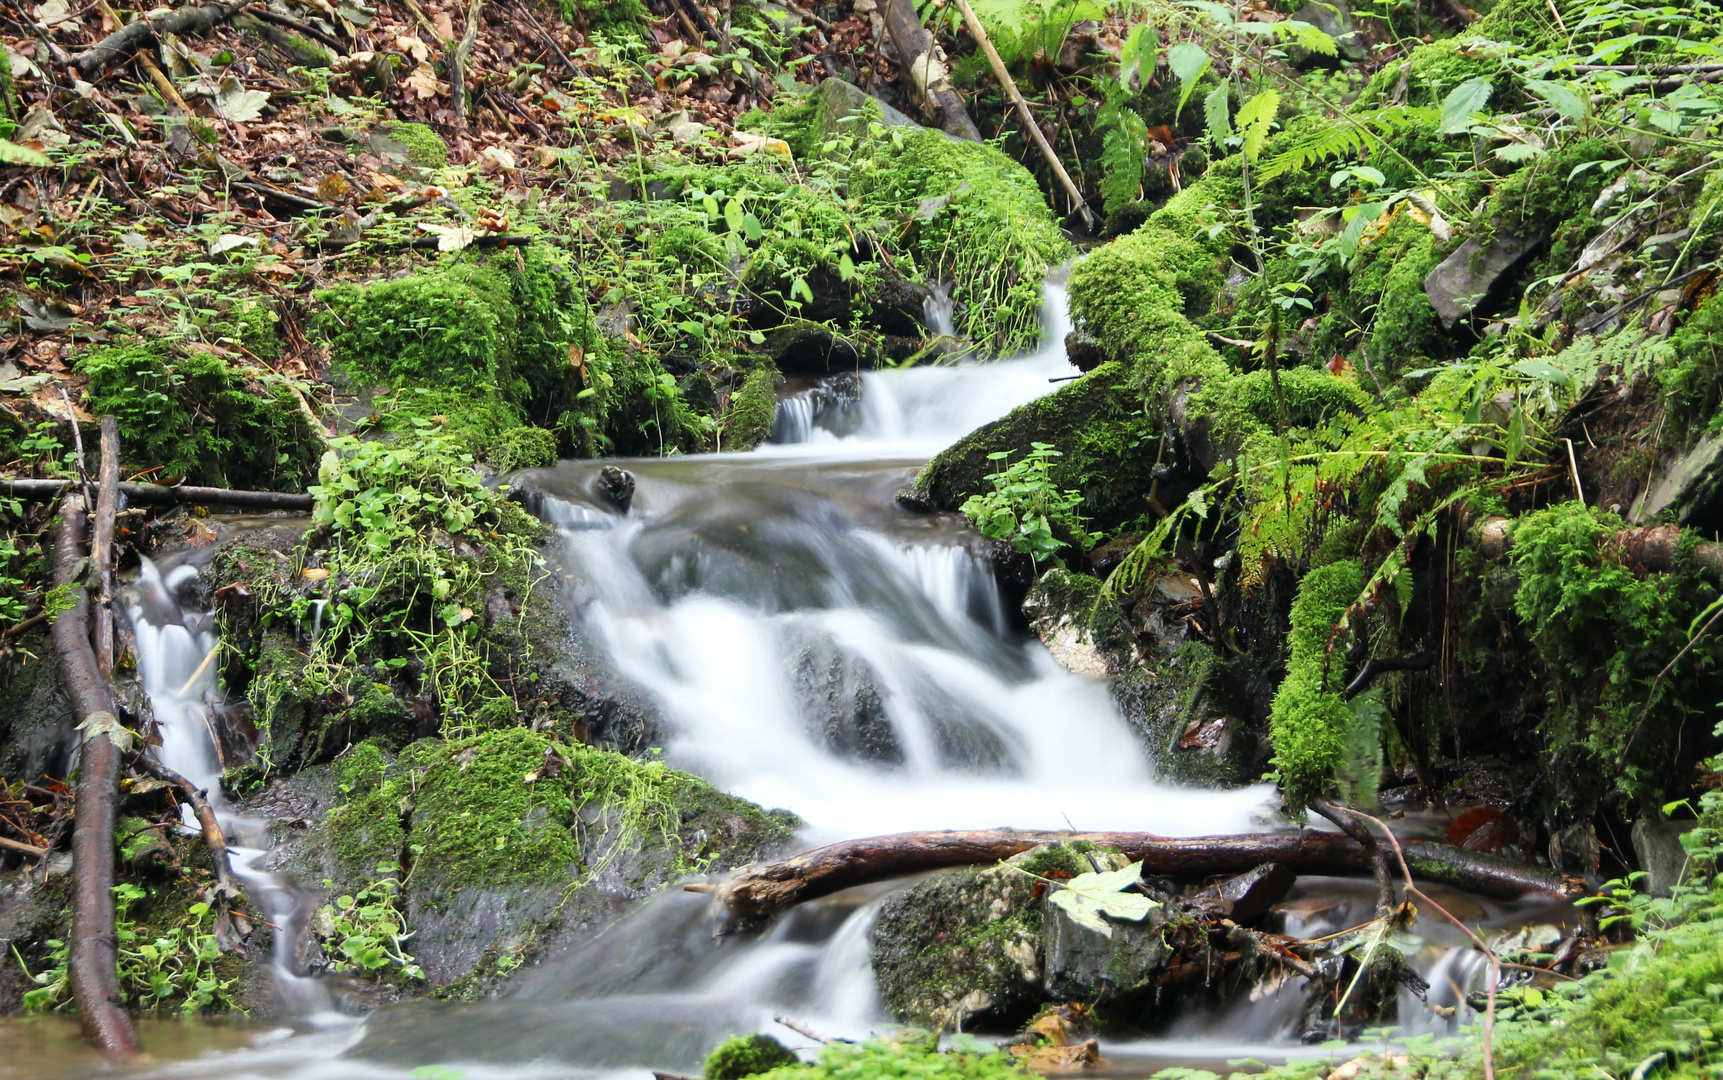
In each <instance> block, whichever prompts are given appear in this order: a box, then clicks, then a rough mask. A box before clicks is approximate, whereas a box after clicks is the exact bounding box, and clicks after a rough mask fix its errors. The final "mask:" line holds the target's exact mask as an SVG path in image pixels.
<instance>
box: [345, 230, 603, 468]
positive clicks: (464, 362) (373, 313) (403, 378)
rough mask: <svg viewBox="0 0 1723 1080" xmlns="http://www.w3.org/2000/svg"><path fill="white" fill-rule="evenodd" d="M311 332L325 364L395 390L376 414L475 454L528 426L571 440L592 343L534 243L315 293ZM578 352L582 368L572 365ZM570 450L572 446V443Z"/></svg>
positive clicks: (545, 251)
mask: <svg viewBox="0 0 1723 1080" xmlns="http://www.w3.org/2000/svg"><path fill="white" fill-rule="evenodd" d="M319 299H320V300H322V301H323V303H324V305H325V308H326V310H325V311H324V312H323V313H322V314H321V315H319V316H318V319H317V321H316V323H315V328H316V331H317V332H318V333H320V334H321V335H322V336H323V337H324V339H325V340H327V341H328V343H329V347H330V351H331V354H332V359H333V362H334V364H335V365H336V366H337V367H338V368H340V369H341V370H343V371H344V372H345V373H346V374H347V375H348V377H349V378H351V379H353V380H354V381H356V382H358V383H360V384H361V385H364V386H367V387H388V388H389V389H391V390H393V391H395V392H396V396H395V397H394V398H393V399H389V400H385V401H384V402H382V403H381V405H380V408H379V415H380V416H382V417H383V418H384V420H385V426H386V427H387V428H389V429H391V430H405V429H407V428H409V427H411V426H414V424H415V422H417V421H426V420H428V421H430V422H431V423H433V424H434V425H436V426H437V427H438V428H440V429H442V430H445V431H447V432H450V433H457V434H461V435H463V436H465V437H466V438H467V440H468V443H467V445H468V449H469V450H472V451H474V452H477V451H478V450H480V449H482V448H486V447H488V446H490V445H492V444H493V442H494V440H495V438H496V437H497V436H499V435H501V434H502V432H504V431H506V430H508V429H509V428H513V427H517V426H520V425H521V424H523V423H525V422H527V421H529V420H530V421H531V422H533V423H535V424H537V425H538V426H541V427H547V428H556V427H561V428H563V429H565V430H569V431H570V433H571V436H572V434H573V431H574V429H576V428H578V427H579V423H578V419H579V416H580V414H581V413H582V412H583V411H584V410H585V408H586V406H585V405H584V403H582V402H581V400H580V399H579V397H578V394H579V392H580V390H581V389H582V385H581V384H582V376H581V372H582V371H589V370H590V369H589V367H588V366H586V365H585V360H584V355H585V353H586V352H588V351H590V346H591V344H592V341H593V339H594V338H596V336H597V331H596V330H595V329H594V328H593V326H592V322H591V318H590V315H589V314H588V312H587V309H586V305H585V302H584V300H583V298H582V297H581V296H580V295H579V294H578V293H577V291H576V290H575V287H574V280H573V277H572V276H571V275H570V273H569V270H568V268H567V267H566V266H565V265H564V263H563V257H562V256H561V255H560V254H558V253H556V252H553V251H552V250H551V249H549V248H546V247H543V246H541V245H534V246H532V247H530V248H527V249H526V253H525V254H524V255H522V256H521V258H520V259H519V260H518V261H517V260H516V259H514V258H513V257H512V256H511V257H509V258H502V259H490V258H486V257H484V256H483V255H462V256H458V257H455V258H452V259H450V260H448V261H447V262H444V263H442V264H441V265H439V266H437V267H435V268H433V269H430V270H426V271H424V272H422V273H419V274H414V275H412V276H410V277H405V278H401V279H399V280H396V281H385V282H379V283H376V284H373V285H367V286H359V285H341V286H337V287H335V288H332V289H328V290H325V291H324V292H322V293H320V294H319ZM577 353H579V354H581V356H582V357H583V359H582V363H581V365H574V364H571V363H570V360H571V357H573V356H574V355H576V354H577ZM575 441H576V442H578V439H576V440H575Z"/></svg>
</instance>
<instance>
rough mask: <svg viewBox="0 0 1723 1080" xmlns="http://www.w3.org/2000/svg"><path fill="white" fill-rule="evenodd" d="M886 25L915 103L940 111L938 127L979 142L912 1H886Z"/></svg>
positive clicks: (978, 132)
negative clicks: (914, 97) (908, 80)
mask: <svg viewBox="0 0 1723 1080" xmlns="http://www.w3.org/2000/svg"><path fill="white" fill-rule="evenodd" d="M885 25H886V28H887V31H888V32H889V33H890V34H891V37H892V40H893V41H894V42H896V44H897V54H898V56H899V57H901V58H902V60H903V71H904V74H906V75H908V76H909V78H910V84H911V86H912V87H913V89H914V91H915V95H916V97H917V99H918V103H919V104H920V105H921V106H922V107H923V108H924V109H926V110H928V111H929V112H936V113H938V114H939V127H940V130H942V131H944V132H945V133H946V134H947V135H954V136H956V137H957V138H959V139H968V140H969V141H970V142H980V141H981V130H980V129H979V128H977V127H976V126H975V121H974V120H971V119H970V118H969V111H968V110H967V109H965V108H964V107H963V98H961V97H959V96H958V93H957V91H956V90H953V89H952V88H951V79H950V78H949V77H948V75H947V73H946V70H945V65H944V64H942V63H940V61H939V57H938V56H937V55H936V54H935V53H934V51H933V35H931V34H929V33H928V32H927V28H926V27H924V26H922V25H921V19H920V18H919V17H917V15H916V13H915V4H914V3H912V2H911V0H889V2H888V3H887V5H886V13H885Z"/></svg>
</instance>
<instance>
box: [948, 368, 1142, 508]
mask: <svg viewBox="0 0 1723 1080" xmlns="http://www.w3.org/2000/svg"><path fill="white" fill-rule="evenodd" d="M1140 402H1141V398H1140V396H1139V395H1138V394H1137V393H1136V391H1135V390H1133V389H1132V388H1131V386H1130V383H1129V380H1128V376H1127V373H1126V370H1125V368H1124V366H1123V365H1122V364H1119V363H1117V362H1110V363H1106V364H1102V365H1101V366H1100V367H1097V368H1096V369H1094V370H1093V371H1091V372H1089V373H1088V374H1087V375H1084V376H1083V377H1082V378H1080V379H1077V380H1076V381H1074V382H1071V383H1067V384H1066V385H1065V386H1062V387H1060V388H1059V389H1058V390H1057V391H1055V392H1054V393H1051V394H1048V395H1047V396H1046V397H1043V398H1037V399H1036V400H1034V401H1031V402H1030V403H1029V404H1027V405H1021V406H1019V407H1017V408H1016V409H1013V410H1012V411H1011V412H1009V413H1007V414H1006V415H1005V416H1003V417H1001V418H1000V419H998V420H995V421H993V422H992V423H989V424H985V425H983V426H981V427H979V428H977V429H975V430H974V431H972V432H970V433H969V434H968V435H965V436H964V437H963V438H961V439H959V440H958V441H957V442H955V443H953V444H952V445H951V446H949V447H947V448H946V449H944V450H942V451H940V452H939V453H938V454H937V455H935V456H934V458H933V460H931V461H929V462H928V463H927V465H926V466H925V467H924V468H923V469H922V471H921V473H920V474H919V475H918V476H917V477H916V488H917V490H919V491H920V492H922V493H923V494H924V495H925V496H926V497H927V499H928V500H929V501H930V502H932V503H933V504H934V505H936V506H938V507H940V508H941V509H945V510H956V509H957V508H958V507H960V506H962V505H963V502H964V500H965V499H967V498H969V496H971V495H974V494H977V493H980V492H983V491H987V490H989V487H990V486H989V484H988V483H987V476H988V475H989V474H990V473H993V472H996V471H998V468H999V463H998V462H997V461H994V460H992V459H990V458H989V457H988V455H989V454H993V453H999V452H1005V453H1008V454H1010V455H1011V457H1012V458H1013V459H1016V458H1021V457H1022V456H1023V455H1024V454H1026V453H1027V452H1028V451H1029V448H1030V446H1031V445H1032V444H1034V443H1038V442H1041V443H1051V444H1052V445H1053V446H1054V447H1055V448H1057V449H1058V450H1059V451H1060V454H1061V456H1060V457H1059V458H1058V459H1057V460H1056V461H1055V463H1054V465H1053V467H1052V469H1051V477H1052V480H1053V482H1054V483H1055V484H1057V485H1058V486H1059V487H1060V488H1062V489H1074V490H1077V491H1080V492H1082V493H1083V505H1082V507H1081V509H1080V511H1079V512H1080V513H1082V514H1083V515H1084V516H1086V517H1092V518H1097V519H1100V520H1101V521H1103V522H1106V521H1108V520H1112V521H1115V522H1116V521H1117V520H1118V519H1119V518H1120V517H1121V516H1124V515H1130V516H1135V515H1136V514H1137V513H1140V510H1139V509H1138V508H1137V507H1136V506H1134V505H1131V503H1132V500H1134V499H1135V498H1136V496H1137V495H1139V494H1140V493H1141V492H1144V491H1147V490H1148V488H1149V484H1150V482H1151V481H1152V480H1153V476H1152V473H1153V470H1154V466H1155V459H1154V454H1153V452H1152V451H1150V452H1145V451H1144V450H1143V446H1144V444H1145V442H1146V441H1147V437H1149V436H1152V434H1153V430H1152V429H1151V428H1150V426H1149V423H1148V421H1147V420H1146V418H1145V417H1144V416H1143V415H1142V407H1141V404H1140Z"/></svg>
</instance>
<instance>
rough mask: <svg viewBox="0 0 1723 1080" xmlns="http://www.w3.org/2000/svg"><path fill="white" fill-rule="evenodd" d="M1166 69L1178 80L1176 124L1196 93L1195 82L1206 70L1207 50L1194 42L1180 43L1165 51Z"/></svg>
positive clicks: (1174, 114)
mask: <svg viewBox="0 0 1723 1080" xmlns="http://www.w3.org/2000/svg"><path fill="white" fill-rule="evenodd" d="M1167 67H1169V68H1171V69H1172V72H1173V74H1174V75H1176V76H1178V80H1179V104H1178V107H1177V108H1176V109H1174V110H1173V119H1174V121H1175V122H1176V121H1177V119H1178V116H1179V114H1180V113H1182V112H1183V111H1184V108H1185V102H1187V101H1189V100H1190V99H1191V95H1192V94H1193V93H1195V92H1196V88H1197V82H1198V81H1199V80H1200V79H1201V78H1202V76H1203V72H1205V71H1207V70H1208V67H1209V55H1208V50H1207V49H1204V48H1203V47H1202V46H1201V45H1198V44H1196V43H1194V42H1190V41H1184V42H1180V43H1179V44H1177V45H1174V46H1173V47H1172V48H1170V49H1168V50H1167Z"/></svg>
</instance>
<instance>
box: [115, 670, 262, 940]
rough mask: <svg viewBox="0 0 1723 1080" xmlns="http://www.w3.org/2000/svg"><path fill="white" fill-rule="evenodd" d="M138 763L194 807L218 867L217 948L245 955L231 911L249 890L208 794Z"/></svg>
mask: <svg viewBox="0 0 1723 1080" xmlns="http://www.w3.org/2000/svg"><path fill="white" fill-rule="evenodd" d="M205 662H206V663H207V661H205ZM137 763H138V767H139V768H141V769H143V770H144V771H145V772H147V773H149V774H150V775H152V776H155V777H156V778H158V779H161V780H166V781H167V782H168V783H170V784H172V785H173V786H174V787H176V788H178V789H179V793H180V797H181V798H183V799H184V800H185V801H186V802H187V803H189V804H191V809H192V813H193V814H195V815H197V823H198V826H199V827H200V828H201V829H202V830H203V842H204V845H205V846H206V847H208V848H209V857H210V860H211V861H212V862H213V863H214V864H215V889H216V894H217V895H216V896H215V897H214V898H212V899H211V901H210V907H212V908H214V909H215V910H216V919H215V939H216V944H218V945H220V946H221V947H222V948H223V949H224V950H227V951H228V952H243V951H244V948H243V944H242V942H241V941H240V939H239V936H238V935H237V934H235V933H234V930H233V922H232V918H231V916H232V914H233V913H232V912H231V911H229V910H228V908H229V905H230V904H232V903H234V902H237V901H240V900H243V899H244V898H245V890H244V889H242V888H241V887H240V884H239V879H238V878H236V877H234V876H233V860H232V858H231V857H229V855H228V852H227V835H226V834H225V833H224V832H223V831H222V828H221V822H219V821H217V820H216V817H215V809H214V808H213V807H211V806H210V805H209V800H208V799H206V798H204V793H203V792H202V791H199V790H198V788H197V786H196V785H194V784H193V783H192V782H191V781H190V780H187V779H186V778H185V777H183V776H181V775H180V774H179V773H177V772H174V771H173V770H172V769H170V768H168V767H167V766H166V765H163V764H162V763H161V762H159V761H157V760H155V759H154V758H152V757H150V756H149V755H148V754H139V755H138V758H137ZM217 901H219V902H217Z"/></svg>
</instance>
